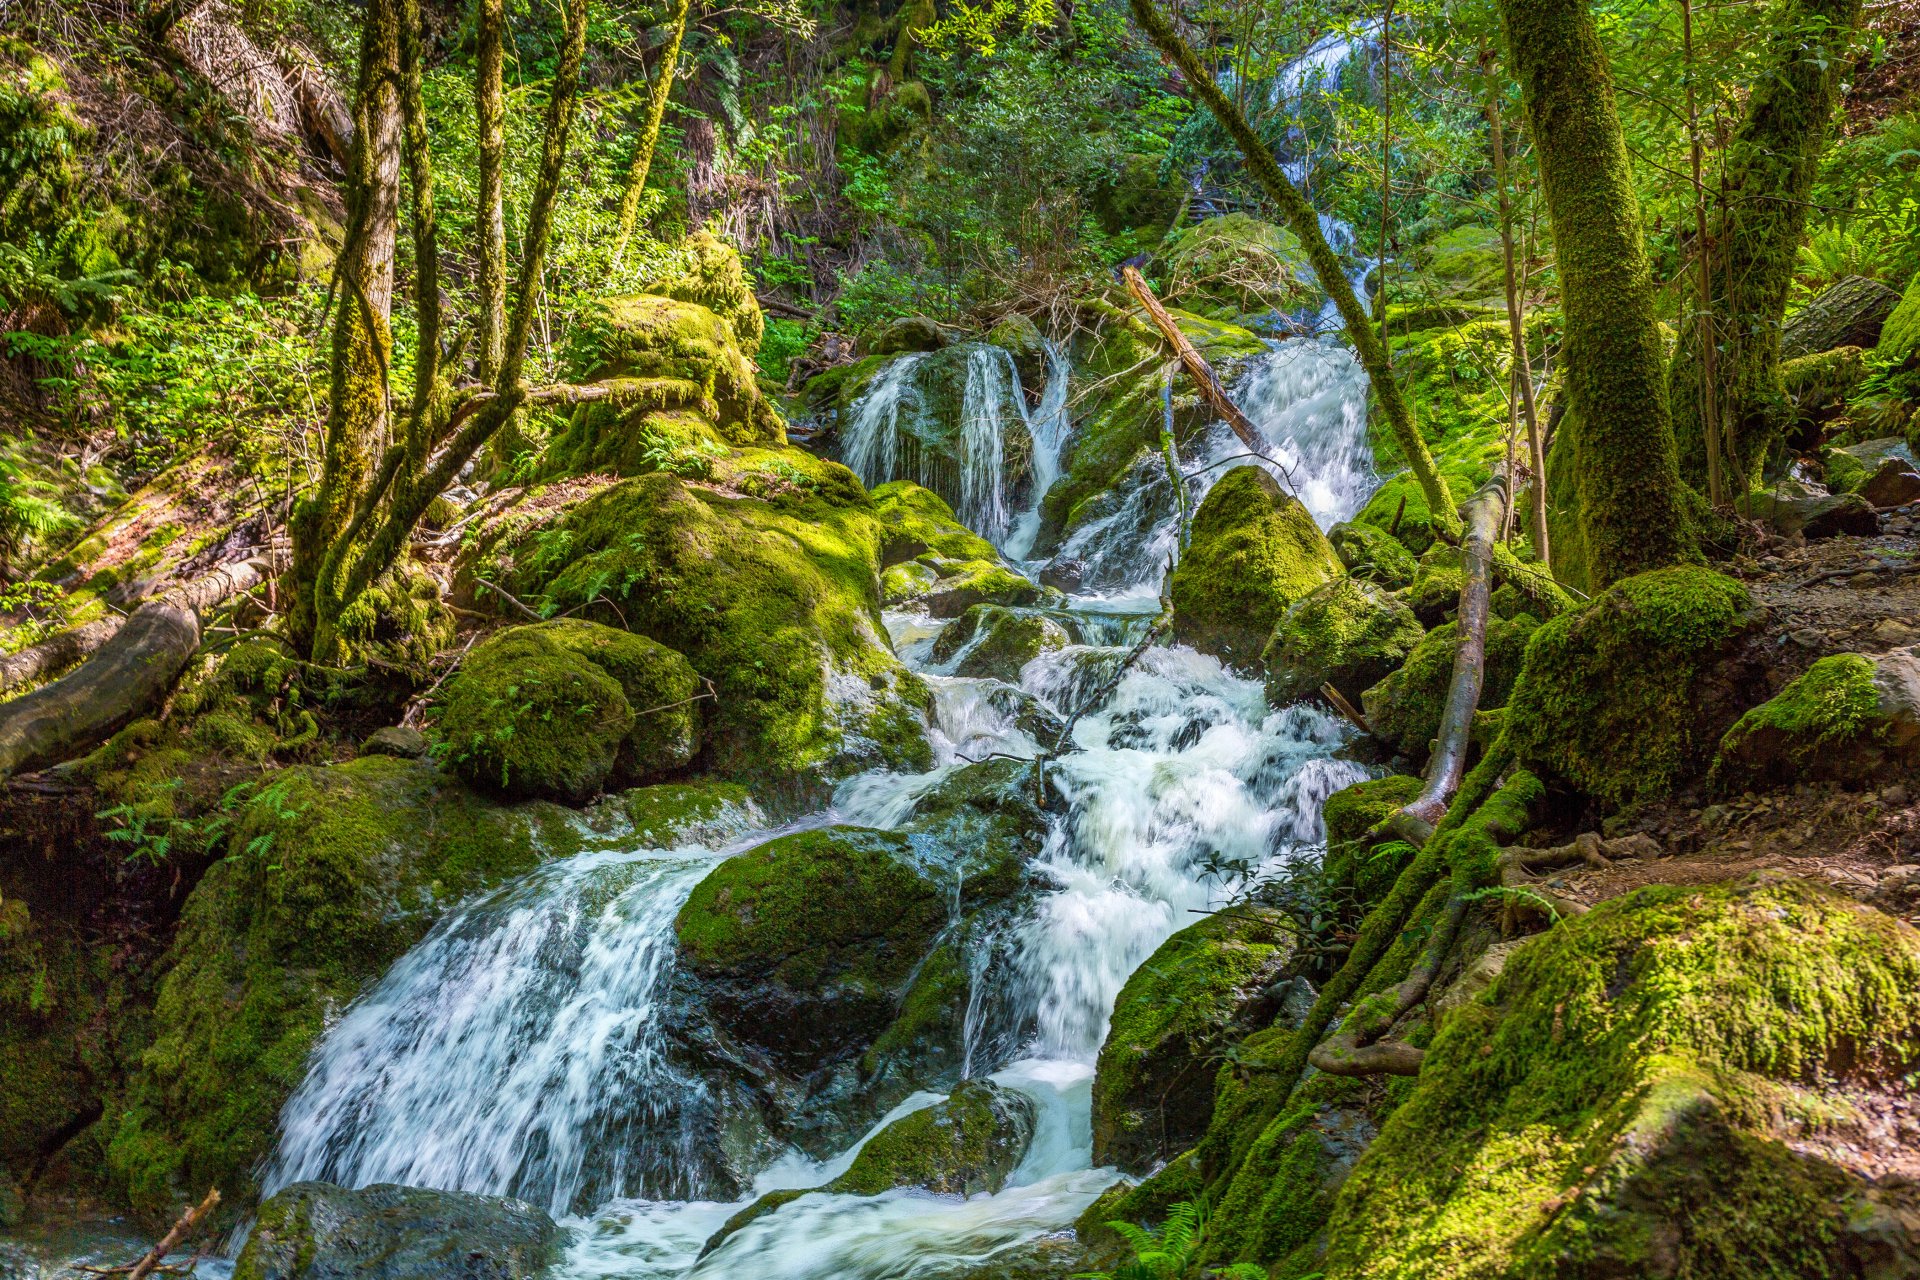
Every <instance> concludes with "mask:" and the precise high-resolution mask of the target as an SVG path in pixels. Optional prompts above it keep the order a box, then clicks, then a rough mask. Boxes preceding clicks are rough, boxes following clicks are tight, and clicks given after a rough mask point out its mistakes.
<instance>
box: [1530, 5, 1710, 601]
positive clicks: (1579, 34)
mask: <svg viewBox="0 0 1920 1280" xmlns="http://www.w3.org/2000/svg"><path fill="white" fill-rule="evenodd" d="M1500 12H1501V19H1502V22H1503V25H1504V26H1505V28H1506V37H1507V45H1508V49H1509V57H1510V59H1511V65H1512V67H1513V70H1514V78H1515V79H1516V80H1518V81H1519V83H1520V88H1521V97H1522V100H1523V101H1524V102H1525V103H1526V109H1527V121H1528V123H1529V125H1530V126H1531V128H1532V131H1533V141H1534V148H1535V151H1536V153H1537V154H1538V156H1539V161H1540V176H1541V179H1542V185H1543V186H1544V188H1545V191H1546V197H1547V212H1548V215H1549V217H1550V219H1551V221H1552V224H1553V241H1554V254H1555V258H1556V260H1557V262H1558V264H1559V267H1560V295H1561V305H1562V309H1563V311H1564V312H1565V315H1566V323H1567V341H1566V347H1565V354H1564V355H1563V357H1562V359H1561V368H1562V370H1563V372H1564V375H1565V378H1566V387H1567V395H1568V398H1569V400H1570V402H1571V408H1572V413H1571V414H1570V415H1569V417H1568V420H1567V421H1568V429H1569V430H1571V431H1572V432H1573V433H1574V439H1573V442H1572V443H1573V446H1574V449H1573V453H1574V463H1575V480H1576V485H1577V489H1578V494H1579V501H1580V519H1581V528H1582V531H1583V532H1584V534H1585V535H1586V543H1587V554H1588V557H1589V569H1590V572H1591V575H1592V578H1593V583H1594V585H1595V586H1597V587H1600V586H1605V585H1607V584H1608V583H1610V582H1613V581H1615V580H1616V579H1619V578H1624V577H1628V576H1629V575H1631V574H1636V573H1640V572H1643V571H1645V570H1648V569H1657V568H1660V567H1661V566H1663V565H1669V564H1673V563H1675V562H1677V561H1679V560H1681V559H1682V558H1684V557H1685V555H1686V554H1687V551H1688V547H1689V540H1688V537H1687V530H1686V524H1685V520H1684V517H1683V515H1682V510H1681V494H1680V471H1679V466H1678V464H1677V462H1676V460H1675V456H1674V443H1673V423H1672V419H1671V418H1670V417H1669V415H1668V410H1667V394H1666V382H1665V378H1664V376H1663V374H1664V370H1663V368H1662V363H1663V357H1662V353H1661V344H1660V327H1659V323H1658V321H1657V320H1656V319H1655V316H1654V307H1653V303H1654V293H1653V277H1652V273H1651V271H1650V270H1649V268H1648V265H1647V254H1646V246H1645V244H1644V243H1643V242H1642V238H1641V229H1640V204H1639V197H1638V196H1637V195H1636V194H1635V192H1634V189H1633V173H1632V170H1631V168H1630V166H1629V164H1628V161H1627V148H1626V142H1625V139H1624V138H1623V137H1622V136H1621V133H1620V117H1619V113H1618V111H1617V110H1616V108H1615V105H1614V95H1613V79H1612V74H1611V72H1610V71H1609V69H1608V66H1607V55H1606V50H1605V49H1604V48H1603V47H1602V46H1601V43H1600V34H1599V32H1598V31H1597V30H1596V29H1595V27H1594V24H1593V16H1592V14H1590V13H1589V12H1588V11H1587V4H1586V0H1501V4H1500Z"/></svg>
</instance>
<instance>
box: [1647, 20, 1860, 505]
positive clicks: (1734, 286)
mask: <svg viewBox="0 0 1920 1280" xmlns="http://www.w3.org/2000/svg"><path fill="white" fill-rule="evenodd" d="M1859 20H1860V0H1781V2H1780V4H1779V6H1778V8H1777V9H1776V11H1775V13H1774V14H1773V16H1772V17H1771V18H1770V19H1769V20H1768V21H1766V22H1765V23H1763V24H1762V26H1761V30H1763V31H1765V32H1767V33H1768V44H1769V49H1768V53H1769V56H1768V59H1767V62H1766V65H1765V66H1764V67H1763V69H1762V71H1761V74H1760V76H1759V78H1758V80H1757V81H1756V82H1755V84H1754V87H1753V94H1752V96H1751V97H1750V98H1749V99H1748V100H1747V111H1746V115H1745V116H1744V117H1743V118H1742V119H1741V121H1740V126H1739V128H1738V129H1737V130H1736V131H1735V132H1734V135H1733V139H1732V141H1731V142H1730V143H1729V144H1728V146H1727V152H1726V168H1725V181H1724V196H1723V198H1722V199H1721V200H1720V201H1719V202H1718V204H1717V205H1716V206H1715V208H1714V211H1713V217H1712V219H1711V221H1710V222H1709V224H1708V230H1707V245H1706V246H1705V250H1706V252H1708V253H1709V255H1710V269H1709V271H1708V272H1707V279H1708V280H1709V282H1710V283H1709V293H1708V297H1707V299H1706V308H1705V314H1701V313H1700V310H1699V309H1698V308H1696V309H1695V313H1694V314H1692V315H1690V316H1689V317H1688V319H1687V321H1686V323H1685V324H1684V325H1683V327H1682V329H1681V333H1680V344H1679V347H1678V349H1677V350H1676V351H1675V353H1674V360H1673V367H1672V369H1671V370H1670V371H1669V384H1668V385H1669V390H1670V394H1671V401H1672V405H1673V423H1674V436H1675V439H1676V442H1677V444H1678V446H1679V451H1680V467H1681V473H1682V475H1684V476H1685V477H1686V478H1687V480H1688V481H1690V482H1691V483H1693V484H1695V485H1699V484H1701V483H1703V482H1704V481H1705V479H1706V477H1707V470H1708V460H1707V440H1708V435H1709V433H1708V431H1707V423H1706V420H1705V411H1706V407H1707V406H1708V405H1709V404H1711V405H1712V406H1713V408H1714V410H1715V412H1716V413H1717V414H1718V416H1719V421H1720V423H1721V425H1722V428H1723V429H1722V431H1721V432H1720V438H1721V440H1722V441H1723V442H1724V443H1723V445H1722V447H1723V449H1724V450H1725V451H1726V454H1727V455H1729V456H1728V458H1727V461H1729V462H1730V463H1731V468H1732V469H1731V473H1730V479H1731V480H1732V482H1733V486H1734V487H1733V489H1732V491H1731V492H1732V493H1734V494H1739V493H1741V492H1744V491H1745V490H1746V489H1747V488H1748V487H1750V486H1751V485H1752V484H1754V483H1755V482H1757V481H1758V480H1759V478H1760V468H1761V466H1762V464H1763V463H1764V462H1765V461H1766V456H1767V452H1768V450H1769V449H1770V448H1771V447H1772V445H1773V443H1774V441H1775V440H1777V439H1778V438H1779V436H1780V434H1781V432H1782V431H1783V430H1785V428H1786V425H1787V422H1788V420H1789V418H1790V416H1791V410H1790V408H1789V406H1788V403H1787V398H1786V392H1785V390H1784V389H1783V388H1782V387H1781V385H1780V320H1781V317H1782V316H1783V315H1784V314H1785V312H1786V307H1787V290H1788V288H1789V287H1790V286H1791V285H1792V283H1793V267H1794V259H1795V255H1796V254H1797V253H1798V251H1799V247H1800V237H1801V235H1802V233H1804V232H1805V230H1806V223H1807V198H1808V196H1809V195H1810V194H1811V192H1812V189H1813V180H1814V177H1815V176H1816V175H1817V173H1818V171H1819V167H1820V153H1821V151H1822V150H1823V149H1824V147H1825V145H1826V138H1827V127H1828V124H1829V122H1830V121H1831V119H1832V116H1833V107H1834V103H1835V101H1836V99H1837V98H1838V96H1839V87H1840V77H1841V74H1842V73H1843V71H1844V70H1845V69H1846V63H1845V61H1844V55H1845V54H1846V50H1847V45H1848V43H1849V42H1850V41H1851V40H1852V38H1853V30H1854V27H1855V25H1856V24H1857V23H1858V22H1859ZM1700 248H1701V247H1700V246H1696V252H1699V251H1700ZM1709 341H1711V342H1712V343H1714V347H1715V349H1714V352H1713V358H1712V359H1711V360H1707V359H1704V358H1703V355H1704V345H1705V344H1706V343H1708V342H1709ZM1708 378H1711V379H1712V384H1713V385H1712V388H1711V396H1709V389H1708V387H1707V386H1706V381H1707V379H1708Z"/></svg>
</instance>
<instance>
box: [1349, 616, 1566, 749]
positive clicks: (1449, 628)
mask: <svg viewBox="0 0 1920 1280" xmlns="http://www.w3.org/2000/svg"><path fill="white" fill-rule="evenodd" d="M1539 625H1540V624H1539V623H1538V622H1537V621H1536V620H1535V619H1534V617H1533V615H1531V614H1525V613H1523V614H1520V615H1519V616H1518V617H1516V618H1512V619H1507V618H1488V619H1487V636H1486V675H1485V678H1484V680H1483V681H1482V683H1481V686H1480V703H1479V711H1480V712H1481V713H1485V712H1489V711H1497V710H1499V709H1500V708H1501V707H1504V706H1506V705H1507V701H1508V695H1509V694H1511V693H1512V692H1513V687H1514V681H1515V679H1516V678H1517V677H1518V676H1519V674H1520V670H1521V667H1522V665H1523V663H1524V661H1525V658H1526V654H1527V643H1528V641H1529V640H1531V639H1532V637H1533V634H1534V631H1535V630H1536V629H1537V628H1538V627H1539ZM1459 643H1460V628H1459V624H1457V623H1452V622H1448V623H1445V624H1443V625H1441V626H1438V627H1435V628H1434V629H1433V630H1432V631H1429V632H1427V634H1426V635H1425V636H1424V637H1422V638H1421V640H1420V642H1419V643H1418V644H1416V645H1414V647H1413V649H1412V651H1411V652H1410V653H1409V654H1408V655H1407V660H1406V661H1405V662H1404V663H1402V664H1401V665H1400V667H1399V669H1398V670H1396V671H1394V672H1393V673H1392V674H1390V675H1388V676H1387V677H1386V678H1385V679H1384V680H1382V681H1380V683H1378V684H1376V685H1374V686H1373V687H1372V688H1370V689H1368V690H1367V691H1366V693H1365V694H1363V695H1362V696H1361V706H1362V708H1363V709H1364V711H1365V712H1366V717H1367V723H1368V724H1369V725H1370V726H1372V728H1373V732H1374V736H1375V737H1377V738H1379V739H1380V741H1382V742H1384V743H1386V744H1387V745H1388V746H1390V747H1392V748H1393V749H1394V751H1396V752H1398V753H1399V754H1400V755H1403V756H1405V757H1407V758H1408V759H1409V760H1413V761H1416V762H1417V761H1422V760H1425V759H1426V758H1427V752H1428V750H1429V748H1430V746H1431V744H1432V742H1433V739H1434V738H1435V737H1436V736H1437V735H1438V734H1439V732H1440V717H1441V716H1442V715H1443V714H1444V713H1445V711H1446V706H1447V689H1448V686H1449V685H1450V684H1451V683H1452V680H1453V658H1454V650H1455V649H1457V648H1458V647H1459Z"/></svg>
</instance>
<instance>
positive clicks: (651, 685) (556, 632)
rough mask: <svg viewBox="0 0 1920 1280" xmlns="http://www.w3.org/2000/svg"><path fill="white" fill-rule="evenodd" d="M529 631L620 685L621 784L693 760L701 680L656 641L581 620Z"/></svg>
mask: <svg viewBox="0 0 1920 1280" xmlns="http://www.w3.org/2000/svg"><path fill="white" fill-rule="evenodd" d="M520 630H523V631H533V632H535V633H536V634H538V635H540V636H542V637H543V638H545V639H547V640H551V641H552V642H553V643H554V644H556V645H558V646H559V647H560V648H562V649H565V650H567V651H568V652H569V653H573V654H577V655H578V656H579V657H581V658H584V659H586V660H587V661H588V662H591V663H593V664H594V665H595V666H597V667H599V668H600V669H601V670H602V671H604V672H606V673H607V674H608V675H610V676H612V677H613V678H614V679H615V680H617V681H618V682H619V684H620V691H621V692H622V693H623V694H625V695H626V699H627V703H628V705H629V706H631V707H632V708H633V729H632V731H631V732H629V733H628V734H627V736H626V739H625V741H624V742H623V743H622V746H621V759H620V762H619V765H620V768H619V773H620V775H621V777H622V778H623V779H624V780H628V781H633V782H647V781H651V780H652V779H654V778H657V777H659V776H660V775H662V774H665V773H670V772H672V771H673V770H675V769H678V768H679V767H680V766H682V765H684V764H686V763H687V762H688V761H689V760H691V759H693V755H694V752H696V751H698V750H699V749H700V703H699V702H697V701H695V699H696V698H698V697H699V695H700V693H701V685H700V677H699V676H698V675H697V674H695V672H694V670H693V667H692V665H691V664H689V663H688V662H687V660H686V659H685V658H683V657H681V656H680V655H679V654H677V653H675V652H674V651H673V650H672V649H669V648H667V646H665V645H663V644H661V643H660V642H658V641H657V640H649V639H648V638H647V637H646V636H637V635H634V634H633V633H632V632H629V631H622V630H620V629H619V628H617V627H606V626H602V625H600V624H599V623H597V622H588V621H587V620H586V619H584V618H560V619H556V620H555V621H553V622H542V623H538V624H536V625H534V626H532V627H526V628H520Z"/></svg>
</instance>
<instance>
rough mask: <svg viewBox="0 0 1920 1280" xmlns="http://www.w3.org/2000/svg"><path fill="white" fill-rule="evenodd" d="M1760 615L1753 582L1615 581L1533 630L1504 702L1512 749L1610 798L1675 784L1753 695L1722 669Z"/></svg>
mask: <svg viewBox="0 0 1920 1280" xmlns="http://www.w3.org/2000/svg"><path fill="white" fill-rule="evenodd" d="M1757 621H1758V616H1757V612H1756V610H1755V609H1754V606H1753V600H1752V597H1750V596H1749V595H1748V594H1747V590H1746V588H1745V587H1743V586H1741V585H1740V584H1739V583H1737V582H1735V581H1733V580H1732V579H1731V578H1726V577H1723V576H1721V575H1720V574H1717V573H1714V572H1712V571H1711V570H1708V569H1702V568H1695V567H1692V566H1681V567H1677V568H1672V569H1657V570H1654V571H1653V572H1651V573H1643V574H1640V575H1638V576H1637V577H1632V578H1627V579H1625V580H1623V581H1621V582H1618V583H1615V584H1614V585H1613V586H1612V587H1610V588H1608V589H1607V590H1606V591H1605V592H1603V593H1601V594H1600V595H1598V596H1596V597H1595V598H1594V599H1593V600H1592V601H1591V602H1590V603H1588V604H1587V605H1586V606H1585V607H1583V608H1581V609H1578V610H1575V611H1573V612H1571V613H1567V614H1563V615H1561V616H1560V617H1558V618H1555V619H1553V620H1552V621H1550V622H1547V623H1545V624H1543V625H1542V626H1541V627H1540V629H1539V630H1538V631H1537V632H1535V633H1534V637H1533V640H1532V642H1531V643H1530V644H1529V645H1528V647H1527V654H1526V661H1525V663H1524V665H1523V666H1522V669H1521V672H1520V676H1519V679H1518V680H1517V681H1515V683H1514V688H1513V696H1512V697H1511V698H1510V699H1509V700H1508V704H1507V730H1506V731H1507V738H1508V741H1509V743H1510V744H1511V745H1512V746H1513V749H1514V753H1515V756H1516V757H1517V758H1518V759H1519V761H1520V762H1521V763H1522V764H1523V765H1524V766H1525V767H1526V768H1528V769H1530V770H1533V771H1534V772H1536V773H1538V774H1540V775H1541V776H1542V777H1544V778H1548V779H1554V780H1558V781H1561V782H1564V783H1566V784H1568V785H1569V786H1571V787H1573V788H1574V789H1576V790H1578V791H1581V792H1583V793H1585V794H1587V795H1589V796H1592V797H1594V798H1595V799H1597V800H1600V801H1602V802H1603V803H1606V804H1610V805H1623V804H1629V803H1633V802H1636V801H1643V800H1650V799H1653V798H1655V797H1657V796H1660V795H1664V794H1666V793H1668V792H1670V791H1671V790H1672V789H1673V788H1674V787H1676V786H1678V785H1680V784H1681V783H1683V782H1685V781H1687V780H1688V779H1690V778H1692V777H1695V776H1697V775H1698V774H1699V773H1700V772H1701V771H1703V770H1704V769H1705V767H1706V765H1707V763H1708V757H1709V756H1710V754H1711V752H1712V750H1713V747H1714V745H1715V744H1717V743H1718V742H1719V740H1720V735H1721V734H1722V733H1724V732H1725V731H1726V729H1727V727H1728V726H1729V725H1730V724H1731V723H1732V721H1733V720H1734V719H1735V718H1736V716H1737V715H1738V714H1739V712H1740V710H1741V709H1742V707H1741V706H1740V700H1741V699H1742V698H1743V697H1747V696H1750V695H1749V694H1748V693H1747V691H1746V687H1745V686H1746V685H1747V683H1748V680H1747V679H1746V678H1745V677H1743V676H1742V674H1741V673H1739V672H1733V671H1730V670H1726V669H1724V666H1725V663H1726V661H1727V660H1728V659H1729V658H1731V657H1732V656H1733V650H1734V648H1735V646H1736V644H1737V642H1738V641H1739V639H1740V637H1741V636H1742V635H1743V634H1744V633H1745V632H1746V631H1747V630H1748V629H1749V628H1751V627H1752V626H1753V625H1754V624H1755V623H1756V622H1757Z"/></svg>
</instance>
